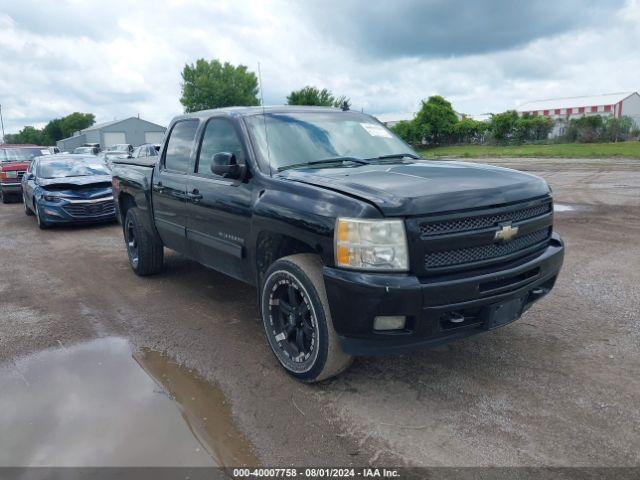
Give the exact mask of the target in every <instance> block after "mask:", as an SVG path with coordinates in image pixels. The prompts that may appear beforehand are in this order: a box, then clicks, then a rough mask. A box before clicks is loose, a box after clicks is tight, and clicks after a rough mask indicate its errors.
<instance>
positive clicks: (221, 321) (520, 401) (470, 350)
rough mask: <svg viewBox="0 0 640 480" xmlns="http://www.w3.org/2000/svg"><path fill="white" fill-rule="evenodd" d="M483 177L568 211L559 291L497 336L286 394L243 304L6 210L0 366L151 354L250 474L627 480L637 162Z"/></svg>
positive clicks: (187, 269)
mask: <svg viewBox="0 0 640 480" xmlns="http://www.w3.org/2000/svg"><path fill="white" fill-rule="evenodd" d="M481 162H484V163H494V164H496V165H503V166H509V167H513V168H518V169H521V170H526V171H531V172H533V173H536V174H539V175H542V176H543V177H545V178H546V179H547V180H548V181H549V183H550V184H551V185H552V187H553V189H554V196H555V199H556V202H557V203H562V204H564V205H568V206H571V207H574V210H569V211H566V212H560V213H558V214H557V215H556V230H557V231H558V232H559V233H560V234H561V235H562V236H563V238H564V240H565V242H566V245H567V255H566V259H565V267H564V270H563V272H562V274H561V277H560V279H559V281H558V283H557V285H556V289H555V290H554V292H553V293H552V294H551V295H550V296H549V297H547V298H546V299H544V300H543V301H542V302H541V303H539V304H538V305H536V306H535V307H534V308H533V309H531V310H530V311H529V312H527V314H525V316H524V317H523V318H522V319H521V320H519V321H518V322H515V323H514V324H512V325H509V326H507V327H505V328H502V329H499V330H497V331H494V332H490V333H487V334H484V335H480V336H476V337H473V338H469V339H465V340H462V341H458V342H455V343H453V344H450V345H448V346H444V347H439V348H437V349H433V350H427V351H422V352H416V353H413V354H409V355H403V356H398V357H390V358H362V359H357V360H356V362H355V363H354V366H353V367H352V368H351V369H350V370H349V371H348V372H346V373H345V374H343V375H342V376H341V377H339V378H337V379H334V380H330V381H328V382H325V383H323V384H321V385H318V386H305V385H300V384H298V383H296V382H294V381H293V380H291V379H290V378H289V377H288V376H286V374H284V373H283V372H282V371H281V370H280V368H279V366H278V365H277V363H276V361H275V359H274V358H273V356H272V354H271V352H270V351H269V350H268V347H267V344H266V341H265V339H264V337H263V334H262V331H261V325H260V323H259V318H258V309H257V307H256V305H255V303H256V302H255V291H254V290H253V289H252V288H249V287H247V286H244V285H242V284H240V283H238V282H237V281H235V280H232V279H230V278H227V277H224V276H223V275H220V274H217V273H216V272H212V271H209V270H206V269H204V268H203V267H200V266H199V265H197V264H195V263H193V262H191V261H189V260H187V259H185V258H184V257H182V256H179V255H175V254H169V255H168V256H167V268H166V271H165V272H164V273H163V274H162V275H159V276H156V277H153V278H146V279H141V278H138V277H136V276H135V275H133V273H132V272H131V271H130V269H129V266H128V263H127V261H126V255H125V252H124V248H123V245H122V238H121V232H120V229H119V227H118V226H117V225H105V226H95V227H82V228H61V229H54V230H50V231H39V230H38V229H37V228H36V226H35V222H34V220H33V218H29V217H26V216H25V215H24V213H23V211H22V205H20V204H13V205H0V255H2V258H3V260H4V262H3V275H2V277H1V278H0V295H1V297H0V298H2V302H0V366H2V365H5V366H6V365H8V364H11V362H14V361H15V359H16V358H18V357H22V356H24V355H27V354H29V353H32V352H36V351H39V350H42V349H45V348H60V345H61V344H62V345H69V344H73V343H79V342H82V341H85V340H89V339H93V338H100V337H107V336H120V337H124V338H126V339H128V340H129V341H130V342H132V343H134V344H135V345H136V346H138V347H147V348H151V349H154V350H158V351H161V352H165V353H167V354H168V355H170V356H172V357H173V358H176V359H177V360H178V361H179V362H180V363H182V364H184V365H185V366H187V367H189V368H195V369H196V370H197V371H198V372H199V373H200V375H202V376H203V377H204V378H206V379H209V380H210V381H212V382H215V383H216V384H217V385H219V386H220V388H221V389H222V391H224V394H225V395H226V397H227V399H228V400H229V402H230V404H231V406H232V408H231V409H232V412H233V415H234V419H235V421H236V422H237V424H238V426H239V428H240V429H241V430H242V431H243V432H244V433H245V435H246V437H247V438H249V439H250V441H251V444H252V448H253V450H254V451H255V452H254V453H255V454H256V455H257V456H258V458H259V459H260V461H261V462H262V463H263V464H271V465H273V464H278V465H291V464H297V465H304V464H314V465H336V464H341V465H366V464H372V463H373V464H380V465H381V464H386V465H390V464H393V465H415V466H422V465H429V466H484V465H499V466H519V465H526V466H538V465H553V466H596V465H597V466H609V465H617V466H621V465H638V464H639V463H640V453H639V452H640V435H638V431H639V427H640V411H639V409H638V407H637V405H638V400H639V396H640V395H639V393H640V376H639V375H638V372H640V353H639V352H640V350H639V347H640V341H639V339H640V313H639V312H640V290H639V289H638V284H640V243H638V240H637V239H638V238H640V221H639V220H640V214H639V211H640V210H638V207H639V206H640V164H638V163H637V162H635V161H626V160H593V159H591V160H585V161H582V160H575V159H574V160H550V159H526V160H517V159H496V160H487V159H482V160H481ZM1 388H2V386H1V385H0V390H1ZM35 393H36V394H37V392H35ZM141 435H142V434H141ZM141 438H143V437H141Z"/></svg>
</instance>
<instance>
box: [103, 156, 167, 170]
mask: <svg viewBox="0 0 640 480" xmlns="http://www.w3.org/2000/svg"><path fill="white" fill-rule="evenodd" d="M158 158H159V157H140V158H117V159H114V160H113V162H112V163H113V164H114V165H116V164H117V165H136V166H138V167H151V168H153V167H155V166H156V163H157V162H158Z"/></svg>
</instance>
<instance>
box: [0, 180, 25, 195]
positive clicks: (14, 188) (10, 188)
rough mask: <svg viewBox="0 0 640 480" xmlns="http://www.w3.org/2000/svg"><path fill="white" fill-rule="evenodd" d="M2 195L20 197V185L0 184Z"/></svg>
mask: <svg viewBox="0 0 640 480" xmlns="http://www.w3.org/2000/svg"><path fill="white" fill-rule="evenodd" d="M0 189H1V190H2V194H3V195H22V184H21V183H0Z"/></svg>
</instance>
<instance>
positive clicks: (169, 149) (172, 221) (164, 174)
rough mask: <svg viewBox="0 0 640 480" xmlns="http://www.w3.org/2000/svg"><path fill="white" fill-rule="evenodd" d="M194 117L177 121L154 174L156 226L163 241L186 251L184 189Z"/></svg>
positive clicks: (195, 126) (188, 165)
mask: <svg viewBox="0 0 640 480" xmlns="http://www.w3.org/2000/svg"><path fill="white" fill-rule="evenodd" d="M198 123H199V121H198V120H197V119H188V120H180V121H178V122H176V123H175V124H174V125H173V127H172V129H171V132H170V133H169V139H168V142H167V146H166V148H165V150H164V154H163V156H162V158H161V159H160V162H159V164H158V167H157V169H156V171H155V172H154V175H153V186H152V190H153V192H152V202H153V214H154V218H155V224H156V228H157V230H158V233H159V234H160V237H161V238H162V241H163V242H164V244H165V245H166V246H167V247H169V248H171V249H173V250H177V251H179V252H183V253H186V252H187V241H186V192H187V172H188V171H189V168H190V165H191V158H192V156H193V150H194V145H195V137H196V131H197V129H198Z"/></svg>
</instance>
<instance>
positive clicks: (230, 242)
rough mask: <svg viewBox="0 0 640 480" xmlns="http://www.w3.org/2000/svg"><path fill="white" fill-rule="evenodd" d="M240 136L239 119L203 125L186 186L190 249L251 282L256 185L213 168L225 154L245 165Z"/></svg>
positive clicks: (208, 262)
mask: <svg viewBox="0 0 640 480" xmlns="http://www.w3.org/2000/svg"><path fill="white" fill-rule="evenodd" d="M241 139H242V137H241V135H240V134H239V131H238V129H237V128H236V126H235V125H234V123H232V121H231V120H230V119H227V118H225V117H213V118H211V119H209V120H208V121H207V123H206V125H205V126H204V133H203V134H202V138H201V140H200V146H199V149H198V150H199V151H198V155H197V158H196V163H195V166H194V172H193V173H191V174H190V175H189V182H188V187H187V238H188V239H189V251H190V253H191V255H192V256H193V257H194V258H196V259H197V260H198V261H199V262H201V263H202V264H204V265H207V266H209V267H211V268H214V269H216V270H218V271H220V272H223V273H226V274H227V275H230V276H232V277H235V278H238V279H241V280H246V279H247V278H248V273H249V272H248V266H247V262H245V261H244V259H245V257H246V247H245V242H246V240H247V237H248V235H249V230H250V220H251V183H250V182H247V181H244V182H243V181H241V180H235V179H228V178H223V177H221V176H218V175H214V174H213V173H212V172H211V161H212V159H213V156H214V155H215V154H216V153H220V152H228V153H233V154H234V155H235V156H236V159H237V161H238V163H239V164H243V165H246V158H247V156H246V149H245V147H244V145H243V143H242V140H241Z"/></svg>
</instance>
